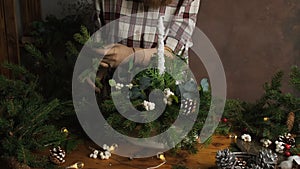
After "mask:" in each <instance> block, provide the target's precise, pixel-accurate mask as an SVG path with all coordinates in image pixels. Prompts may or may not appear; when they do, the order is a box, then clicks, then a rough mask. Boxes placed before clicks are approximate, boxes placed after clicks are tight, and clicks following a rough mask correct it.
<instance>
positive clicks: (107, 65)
mask: <svg viewBox="0 0 300 169" xmlns="http://www.w3.org/2000/svg"><path fill="white" fill-rule="evenodd" d="M100 66H102V67H103V68H109V67H110V66H109V64H107V63H105V62H102V61H101V62H100Z"/></svg>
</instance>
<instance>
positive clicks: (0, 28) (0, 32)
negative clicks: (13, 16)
mask: <svg viewBox="0 0 300 169" xmlns="http://www.w3.org/2000/svg"><path fill="white" fill-rule="evenodd" d="M4 1H5V0H0V64H2V63H3V62H5V61H7V60H8V51H7V37H6V29H5V7H4ZM0 74H3V75H6V76H8V75H9V72H8V70H6V69H3V67H2V66H1V65H0Z"/></svg>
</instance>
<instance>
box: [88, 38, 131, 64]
mask: <svg viewBox="0 0 300 169" xmlns="http://www.w3.org/2000/svg"><path fill="white" fill-rule="evenodd" d="M92 50H94V52H96V53H97V54H99V56H103V58H102V59H101V60H100V65H101V66H102V67H104V68H116V67H118V66H119V64H121V63H122V61H123V60H124V59H126V58H127V57H129V56H130V55H132V54H133V53H134V52H133V49H132V48H130V47H127V46H125V45H122V44H113V45H109V46H107V47H106V48H104V49H92Z"/></svg>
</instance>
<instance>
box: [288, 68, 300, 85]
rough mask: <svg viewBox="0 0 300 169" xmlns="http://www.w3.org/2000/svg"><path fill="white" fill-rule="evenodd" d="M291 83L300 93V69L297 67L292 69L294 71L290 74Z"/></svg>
mask: <svg viewBox="0 0 300 169" xmlns="http://www.w3.org/2000/svg"><path fill="white" fill-rule="evenodd" d="M290 78H291V80H290V82H291V84H292V85H293V86H294V87H295V88H296V89H297V90H298V91H300V68H299V67H297V66H293V67H292V71H291V73H290Z"/></svg>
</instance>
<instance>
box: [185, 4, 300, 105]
mask: <svg viewBox="0 0 300 169" xmlns="http://www.w3.org/2000/svg"><path fill="white" fill-rule="evenodd" d="M197 27H198V28H200V29H201V30H202V31H203V32H204V33H205V34H206V35H207V36H208V38H209V39H210V40H211V42H212V43H213V45H214V46H215V48H216V50H217V51H218V53H219V55H220V58H221V60H222V62H223V66H224V69H225V73H226V78H227V89H228V90H227V91H228V98H239V99H241V100H245V101H254V100H255V99H258V98H259V97H260V96H261V95H262V94H263V88H262V86H263V84H264V83H265V82H267V81H270V80H271V77H272V76H273V75H274V74H275V72H277V71H279V70H283V71H284V72H285V79H284V81H283V86H284V91H287V92H294V91H293V90H292V89H291V88H290V87H288V78H287V77H288V74H289V70H290V67H291V66H292V65H300V1H299V0H202V1H201V7H200V10H199V15H198V20H197ZM190 53H191V60H190V65H191V67H192V69H193V72H194V74H195V76H196V78H197V79H199V80H200V79H201V78H203V77H207V73H206V70H205V69H204V67H203V65H202V63H201V61H200V60H199V59H198V57H196V56H195V54H194V53H193V52H192V51H191V52H190ZM199 65H201V66H199Z"/></svg>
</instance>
